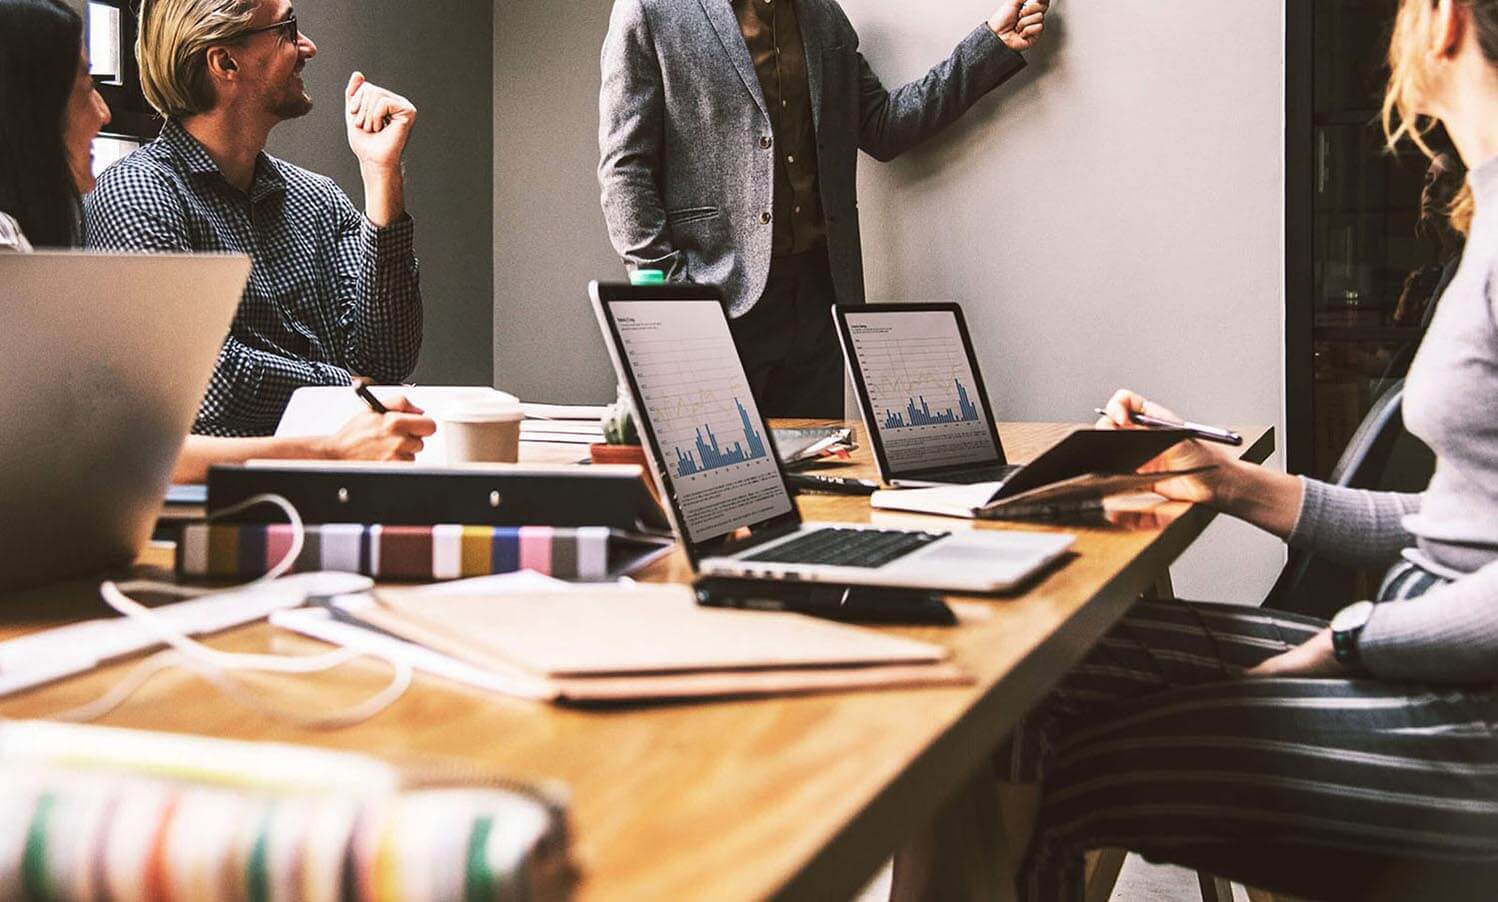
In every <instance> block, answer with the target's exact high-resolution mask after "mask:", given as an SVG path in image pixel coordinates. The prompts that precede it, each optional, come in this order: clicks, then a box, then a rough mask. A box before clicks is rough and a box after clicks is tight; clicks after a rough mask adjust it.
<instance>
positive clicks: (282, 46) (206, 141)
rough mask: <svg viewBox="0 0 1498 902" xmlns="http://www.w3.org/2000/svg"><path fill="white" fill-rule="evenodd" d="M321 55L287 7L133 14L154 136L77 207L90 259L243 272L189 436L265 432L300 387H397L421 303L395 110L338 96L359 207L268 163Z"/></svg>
mask: <svg viewBox="0 0 1498 902" xmlns="http://www.w3.org/2000/svg"><path fill="white" fill-rule="evenodd" d="M316 54H317V46H316V45H315V44H314V43H313V42H312V40H311V39H310V38H308V37H307V36H306V35H303V34H301V33H300V32H299V31H298V29H297V24H296V16H295V13H294V11H293V10H292V9H291V6H290V3H289V0H154V2H151V3H147V4H145V5H144V7H143V9H142V13H141V29H140V43H139V46H138V47H137V57H138V59H139V61H140V70H141V83H142V86H143V87H144V89H145V94H146V97H147V98H148V99H149V100H150V101H151V104H152V106H154V107H155V108H156V109H157V111H158V112H160V113H161V114H162V116H163V117H165V118H166V120H167V121H166V124H165V127H164V128H163V129H162V132H161V136H160V137H159V138H158V139H157V140H156V141H154V142H152V143H151V144H149V145H147V146H145V147H143V148H141V149H140V150H138V151H136V152H135V153H133V154H131V155H130V156H129V157H126V158H125V159H124V160H122V161H121V162H119V163H118V164H116V165H115V166H113V167H111V168H110V169H109V170H108V171H107V172H105V173H104V175H103V176H102V177H101V178H100V179H99V186H98V189H97V190H96V191H95V192H94V193H93V195H91V196H90V197H89V198H88V200H87V203H86V225H85V235H86V240H87V243H88V244H89V246H91V247H97V248H103V249H109V250H123V251H152V252H167V251H229V252H236V253H242V254H248V255H249V256H250V257H251V259H252V260H253V263H254V266H253V269H252V271H251V273H250V280H249V284H248V285H247V286H246V288H245V293H244V297H243V299H242V301H241V302H240V306H239V312H238V314H237V315H236V316H235V318H234V323H233V325H232V327H231V328H230V332H229V336H228V338H227V339H226V340H225V341H224V344H223V347H222V349H221V350H220V352H219V360H218V366H217V368H216V369H215V371H214V374H213V381H212V382H211V383H210V385H209V387H208V394H207V397H206V398H205V399H204V401H203V405H202V407H201V409H200V410H199V412H198V418H197V422H196V423H195V424H194V426H193V431H194V432H195V433H198V434H203V435H214V436H255V435H268V434H270V433H272V432H274V431H275V428H276V424H277V423H278V422H279V420H280V418H281V414H282V412H283V411H284V410H285V408H286V404H287V402H288V400H289V399H290V397H291V393H292V392H293V391H295V390H296V389H297V388H300V387H302V386H304V385H347V384H349V383H350V381H351V374H353V373H358V374H360V375H364V376H369V377H371V378H372V379H374V380H376V381H379V382H387V383H393V382H399V381H400V380H402V379H404V378H406V376H408V375H409V374H410V372H411V370H412V369H413V368H414V367H415V365H416V357H417V354H418V352H419V351H420V349H421V337H422V322H421V318H422V303H421V288H420V284H419V279H418V274H417V264H416V257H415V255H414V253H413V250H412V234H413V231H414V227H413V225H412V221H411V217H410V216H409V215H407V213H406V207H405V195H404V184H403V179H402V172H401V157H402V153H403V152H404V150H405V146H406V141H407V139H408V137H409V136H410V133H411V127H412V124H413V123H414V122H415V121H416V108H415V107H413V106H412V105H411V103H410V102H409V101H407V100H406V99H405V98H403V97H400V96H398V95H396V94H393V93H391V92H389V91H386V90H384V89H382V88H379V87H376V86H375V85H374V84H372V83H370V82H367V81H365V80H364V77H363V76H362V75H361V74H359V73H357V72H356V73H354V75H353V77H352V78H351V79H350V80H349V83H348V89H347V91H346V93H345V100H346V105H345V109H344V116H345V120H346V124H347V127H348V140H349V146H350V147H351V148H352V150H353V152H354V155H355V156H356V157H358V159H359V170H360V174H361V176H362V179H363V182H364V200H365V205H364V212H363V214H361V213H360V212H359V211H358V210H356V209H355V208H354V205H353V204H352V203H351V202H350V201H349V199H348V197H347V196H346V195H345V194H344V193H343V192H342V191H341V190H339V188H338V187H337V186H336V185H335V184H334V183H333V182H332V180H330V179H328V178H325V177H323V176H320V175H316V174H314V173H311V172H308V171H306V170H304V169H301V168H298V167H296V166H293V165H291V164H289V163H286V162H284V161H281V160H277V159H275V158H274V157H271V156H269V155H268V154H266V153H265V143H266V139H267V137H268V136H269V134H270V131H271V129H272V128H274V127H275V126H276V125H277V124H278V123H280V122H282V121H284V120H287V119H294V118H297V117H299V116H304V115H306V114H307V113H308V112H310V111H311V109H312V100H311V98H310V97H308V96H307V93H306V90H305V87H304V85H303V83H302V79H301V71H302V68H303V67H304V66H305V65H306V64H307V62H308V60H311V59H312V58H313V57H314V56H315V55H316Z"/></svg>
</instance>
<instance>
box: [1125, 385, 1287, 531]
mask: <svg viewBox="0 0 1498 902" xmlns="http://www.w3.org/2000/svg"><path fill="white" fill-rule="evenodd" d="M1105 410H1106V416H1104V417H1103V418H1102V419H1100V420H1098V423H1097V428H1099V429H1148V428H1150V427H1148V426H1141V425H1138V424H1136V423H1135V422H1134V417H1135V415H1137V414H1144V415H1145V416H1148V417H1154V418H1156V419H1159V420H1170V421H1171V422H1174V423H1180V422H1183V421H1182V419H1181V418H1180V417H1179V416H1176V414H1175V413H1174V412H1173V411H1171V410H1168V409H1166V408H1164V407H1161V406H1160V405H1159V404H1156V403H1154V402H1153V401H1148V400H1145V399H1144V398H1143V397H1141V396H1140V395H1137V394H1135V393H1134V392H1131V391H1128V390H1127V389H1122V390H1120V391H1118V392H1116V393H1114V395H1113V397H1112V398H1110V399H1109V400H1108V406H1107V407H1106V408H1105ZM1214 431H1219V430H1214ZM1197 467H1211V468H1212V469H1210V470H1207V471H1206V472H1203V473H1197V474H1195V475H1192V476H1177V477H1175V478H1173V479H1163V480H1161V481H1159V482H1157V483H1155V485H1154V489H1155V491H1156V492H1159V493H1160V494H1161V495H1164V496H1165V497H1166V498H1170V499H1172V500H1175V501H1190V502H1192V503H1195V504H1206V505H1210V506H1212V507H1215V508H1217V509H1218V510H1220V511H1222V512H1224V513H1227V514H1231V515H1233V516H1235V517H1238V518H1239V519H1241V520H1246V521H1248V522H1249V523H1252V524H1254V525H1255V526H1257V527H1259V528H1260V529H1262V530H1264V531H1266V532H1269V533H1273V534H1274V535H1276V536H1279V537H1280V538H1282V539H1283V538H1288V537H1289V536H1290V533H1291V532H1293V531H1294V529H1295V523H1296V520H1298V519H1299V517H1300V506H1301V503H1302V500H1303V497H1304V493H1305V490H1304V488H1303V487H1302V486H1301V483H1300V480H1299V479H1298V478H1296V477H1294V476H1290V475H1287V474H1285V473H1280V472H1276V471H1274V470H1271V469H1269V468H1267V467H1260V466H1257V465H1255V464H1251V463H1247V462H1245V461H1244V460H1242V459H1241V458H1240V457H1239V456H1238V455H1237V453H1235V452H1234V451H1232V450H1231V449H1230V448H1229V447H1228V446H1226V445H1220V444H1215V443H1208V442H1203V441H1199V440H1197V439H1190V440H1188V441H1184V442H1181V443H1180V444H1178V445H1176V446H1175V447H1174V448H1171V449H1170V450H1169V451H1166V452H1165V453H1164V454H1162V455H1160V456H1159V457H1157V458H1155V459H1154V460H1153V461H1151V462H1150V463H1149V464H1148V465H1146V466H1145V467H1144V471H1145V472H1149V471H1151V470H1189V469H1195V468H1197Z"/></svg>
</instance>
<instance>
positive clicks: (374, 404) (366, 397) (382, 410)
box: [354, 376, 390, 416]
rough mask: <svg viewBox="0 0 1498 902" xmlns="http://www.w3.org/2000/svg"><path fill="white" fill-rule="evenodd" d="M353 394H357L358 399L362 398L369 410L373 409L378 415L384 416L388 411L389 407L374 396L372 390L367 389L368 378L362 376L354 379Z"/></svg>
mask: <svg viewBox="0 0 1498 902" xmlns="http://www.w3.org/2000/svg"><path fill="white" fill-rule="evenodd" d="M354 394H356V395H358V396H359V399H360V400H362V401H363V402H364V403H365V405H366V406H368V407H369V409H370V410H372V411H374V412H375V413H377V414H379V415H380V416H384V415H385V414H387V413H389V412H390V408H388V407H386V406H385V405H384V404H381V403H380V399H379V398H376V397H375V395H374V392H372V391H370V390H369V380H368V379H365V378H364V377H362V376H361V377H359V378H358V379H355V380H354Z"/></svg>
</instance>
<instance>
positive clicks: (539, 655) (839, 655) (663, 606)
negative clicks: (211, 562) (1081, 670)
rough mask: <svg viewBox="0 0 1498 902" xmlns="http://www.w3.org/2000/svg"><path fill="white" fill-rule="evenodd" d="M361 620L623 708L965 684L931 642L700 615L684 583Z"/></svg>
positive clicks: (395, 598) (479, 602) (443, 599)
mask: <svg viewBox="0 0 1498 902" xmlns="http://www.w3.org/2000/svg"><path fill="white" fill-rule="evenodd" d="M377 598H378V600H379V602H380V604H379V605H377V606H376V607H375V608H373V609H371V610H369V611H366V612H364V613H363V615H362V616H361V619H364V620H367V621H368V622H369V623H370V624H371V625H373V626H376V627H378V628H380V629H383V630H386V631H388V632H391V633H394V634H396V635H398V636H401V637H402V638H406V639H409V640H411V641H414V642H418V643H420V644H422V645H426V646H428V647H429V648H432V649H433V650H435V651H439V652H442V653H443V654H447V655H450V656H452V657H455V658H458V659H460V660H463V661H466V662H468V663H470V664H474V665H477V666H480V667H492V668H494V669H496V670H503V671H514V670H516V669H520V670H524V671H526V672H529V673H532V674H535V675H538V676H541V677H543V678H545V679H548V680H550V681H551V682H552V683H553V684H554V685H555V686H556V687H557V689H558V694H559V696H560V698H561V699H562V700H570V701H574V702H584V703H586V702H625V701H641V700H652V699H681V698H710V697H721V696H744V695H769V694H784V693H800V692H822V691H836V690H843V689H866V688H885V687H894V686H915V685H957V684H962V683H966V682H970V679H969V678H968V677H967V676H966V674H964V672H963V671H962V670H961V669H960V668H958V667H956V666H955V665H953V664H951V663H949V662H947V658H948V655H949V653H948V651H947V649H946V648H944V647H942V646H939V645H931V644H929V643H925V642H916V641H913V640H910V639H904V638H900V637H898V636H890V635H886V634H883V633H879V632H875V631H873V630H868V629H863V628H859V627H852V626H846V625H843V624H837V623H831V622H828V621H823V620H817V619H814V618H811V617H806V616H803V615H800V614H788V613H777V612H766V611H745V610H734V609H724V608H705V607H701V606H699V605H698V604H697V603H696V599H695V597H694V595H693V593H692V590H691V589H690V588H689V587H687V586H619V587H600V588H598V589H592V590H588V591H584V592H578V591H566V592H546V591H539V592H533V593H523V594H517V595H503V596H457V595H455V596H436V595H430V594H421V593H416V592H401V591H398V590H397V591H392V590H386V591H381V592H379V593H378V595H377Z"/></svg>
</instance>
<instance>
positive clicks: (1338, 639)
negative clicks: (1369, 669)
mask: <svg viewBox="0 0 1498 902" xmlns="http://www.w3.org/2000/svg"><path fill="white" fill-rule="evenodd" d="M1373 608H1374V605H1373V602H1371V601H1360V602H1358V603H1357V604H1350V605H1348V606H1347V607H1345V608H1343V609H1342V610H1340V611H1338V612H1337V616H1335V617H1333V618H1332V624H1331V625H1332V651H1333V652H1334V653H1335V654H1336V656H1337V660H1338V661H1339V662H1340V663H1341V664H1342V665H1343V666H1344V667H1348V668H1351V669H1353V670H1361V669H1362V665H1363V659H1362V655H1361V654H1359V652H1358V636H1360V635H1362V632H1363V627H1365V626H1367V625H1368V618H1370V617H1372V616H1373Z"/></svg>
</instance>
